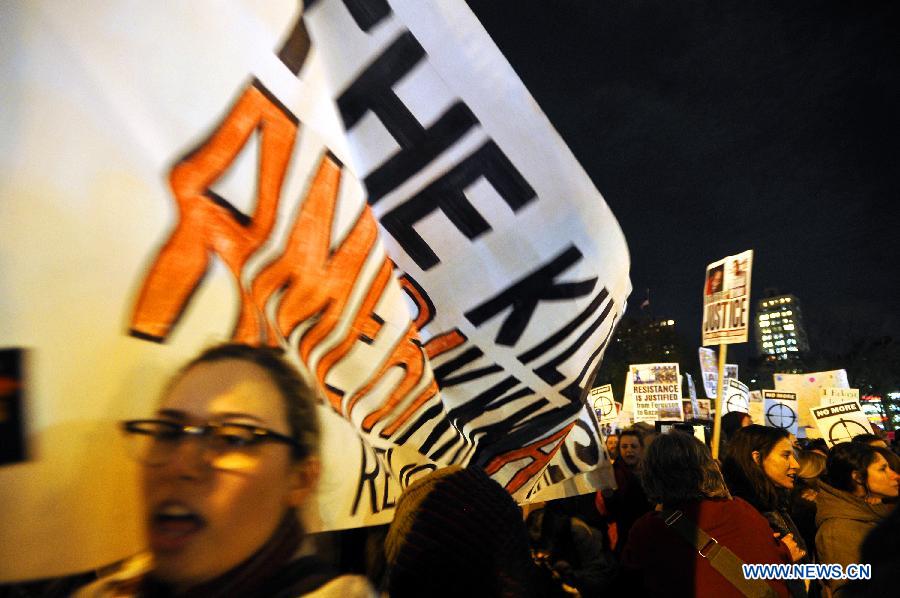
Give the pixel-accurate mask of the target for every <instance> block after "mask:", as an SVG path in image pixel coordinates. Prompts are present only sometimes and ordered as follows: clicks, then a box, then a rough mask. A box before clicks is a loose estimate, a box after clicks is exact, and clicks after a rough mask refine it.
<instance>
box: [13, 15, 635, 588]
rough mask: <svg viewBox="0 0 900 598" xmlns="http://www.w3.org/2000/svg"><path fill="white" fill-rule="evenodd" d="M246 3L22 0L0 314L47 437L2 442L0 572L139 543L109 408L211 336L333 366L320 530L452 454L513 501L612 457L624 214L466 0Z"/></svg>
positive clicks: (63, 569)
mask: <svg viewBox="0 0 900 598" xmlns="http://www.w3.org/2000/svg"><path fill="white" fill-rule="evenodd" d="M20 4H21V6H19V5H20ZM225 4H227V7H224V8H223V6H224V5H223V3H221V2H216V1H212V0H194V1H192V2H189V3H188V2H184V3H182V2H143V3H127V2H123V1H116V0H110V1H107V2H88V3H87V4H85V3H58V2H52V1H50V0H35V1H34V2H29V3H27V8H26V7H25V4H24V3H7V5H8V7H9V8H8V9H7V6H4V10H8V11H9V12H8V13H7V12H5V13H4V22H6V21H8V22H10V23H14V26H12V27H10V28H9V29H10V30H11V31H14V32H15V34H14V35H12V36H8V37H5V38H4V41H5V42H8V43H9V44H11V48H13V50H14V51H11V52H8V53H7V54H8V57H9V59H8V60H6V59H5V60H3V61H0V69H2V76H3V80H4V88H3V93H4V111H5V112H4V115H5V116H7V117H8V118H7V119H6V120H7V121H8V122H9V123H15V124H14V127H13V129H14V134H9V135H5V136H4V142H5V145H4V151H3V152H2V153H0V172H2V176H0V196H2V197H3V218H2V219H0V227H2V234H0V255H2V256H10V259H8V260H4V261H3V278H2V280H0V294H2V296H3V297H4V300H5V301H7V303H6V305H8V306H10V308H9V309H5V310H0V330H2V331H3V334H4V342H5V343H7V344H8V345H9V346H15V347H29V348H33V350H34V354H35V355H38V356H39V357H40V359H39V360H37V362H36V364H35V367H34V369H33V370H32V371H30V372H29V383H30V384H29V389H33V392H31V391H30V392H29V397H28V408H29V414H28V418H26V419H27V421H28V425H29V426H31V429H29V430H28V433H29V436H30V437H33V438H34V439H35V442H36V443H38V446H39V447H40V450H39V458H37V459H35V460H33V461H26V462H24V463H18V464H15V465H12V466H9V467H3V468H0V504H2V505H3V509H2V511H0V538H3V541H2V542H0V580H5V579H11V578H17V579H25V578H38V577H48V576H54V575H61V574H65V573H70V572H73V571H83V570H88V569H92V568H95V567H98V566H101V565H104V564H107V563H110V562H114V561H117V560H119V559H121V558H124V557H126V556H128V555H130V554H133V553H135V552H137V551H138V550H140V549H141V548H142V547H143V546H144V538H143V534H142V531H141V525H140V523H139V521H140V520H139V517H138V515H137V514H138V512H139V502H140V501H139V496H138V491H137V489H136V488H137V487H136V485H134V484H133V483H132V482H133V474H134V472H135V469H134V465H133V464H131V463H130V462H129V461H128V460H127V457H126V456H125V451H124V450H123V447H122V446H121V441H120V440H119V438H118V435H117V432H116V428H115V422H116V421H117V420H119V419H125V418H130V417H141V416H146V415H147V414H150V413H152V412H153V410H154V405H155V401H156V399H157V397H158V396H159V393H160V391H161V389H162V388H163V386H164V384H165V381H166V379H167V377H168V376H169V375H171V374H172V373H173V372H174V371H175V370H176V369H177V367H178V366H179V365H181V364H183V363H184V362H185V361H186V360H187V359H188V358H190V357H192V356H194V355H195V354H196V353H197V352H198V351H199V350H200V349H202V348H204V347H206V346H208V345H210V344H212V343H217V342H222V341H233V342H241V343H248V344H262V345H268V346H277V347H281V348H282V349H284V351H285V355H286V356H287V357H288V358H289V359H290V360H292V361H293V362H294V363H295V364H297V365H298V367H301V368H303V370H304V372H305V373H306V374H307V375H308V377H309V379H310V380H313V381H315V383H316V384H317V386H318V387H319V389H320V391H321V397H322V404H321V406H320V408H319V412H320V414H321V419H322V422H323V423H322V428H323V446H322V450H321V456H322V460H323V468H322V470H323V475H324V478H323V480H322V483H321V484H320V485H319V493H318V496H317V497H316V498H315V499H314V500H311V501H310V502H311V503H315V504H314V505H312V506H314V507H315V508H316V509H317V510H318V514H317V515H316V516H315V517H313V518H312V521H313V522H314V523H312V524H311V525H310V526H309V527H308V530H309V531H317V530H322V529H340V528H347V527H354V526H361V525H370V524H379V523H387V522H388V521H390V519H391V517H392V513H393V503H394V501H395V500H396V497H398V496H399V494H400V492H402V490H403V489H404V488H405V487H406V486H407V485H408V484H409V483H411V482H413V481H414V480H415V479H416V478H417V477H418V476H421V475H424V474H425V473H426V472H427V471H429V470H431V469H433V468H435V467H437V466H442V465H446V464H450V463H458V464H462V465H470V466H473V467H481V468H483V469H484V470H485V471H486V472H488V474H489V475H491V476H492V477H493V479H495V480H496V481H497V482H498V483H499V484H501V485H502V486H503V487H504V488H505V489H506V490H507V491H508V492H509V493H510V494H511V495H512V496H514V497H515V498H516V499H517V500H522V499H524V497H525V496H527V495H528V493H529V492H534V491H537V490H538V489H542V488H549V487H550V486H553V485H555V484H558V483H562V482H563V481H564V480H566V479H569V478H571V477H575V476H577V475H580V474H581V473H583V472H586V471H590V470H592V469H593V468H595V467H597V466H598V465H600V464H601V463H600V462H601V461H603V459H604V456H603V455H604V452H603V451H602V450H601V449H600V446H599V444H600V440H601V439H600V434H599V431H598V429H597V426H596V422H595V421H594V418H593V415H592V413H591V412H590V410H589V409H588V408H587V407H586V406H585V404H584V400H585V398H586V395H587V388H588V387H589V386H590V385H591V384H592V382H593V375H594V373H595V372H596V370H597V367H598V365H599V363H600V360H601V359H602V356H603V352H604V350H605V348H606V345H607V343H608V342H609V339H610V337H611V334H612V330H613V328H614V326H615V323H616V322H617V321H618V320H619V318H620V317H621V315H622V313H623V311H624V306H625V298H626V297H627V295H628V293H629V291H630V283H629V281H628V268H629V261H628V257H627V248H626V245H625V241H624V237H623V235H622V232H621V230H620V229H619V227H618V225H617V223H616V221H615V219H614V217H613V216H612V214H611V212H610V210H609V208H608V206H607V205H606V203H605V202H604V201H603V198H602V197H601V196H600V194H599V192H598V191H597V190H596V188H594V186H593V184H592V183H591V181H590V179H589V177H588V176H587V175H586V173H585V172H584V170H583V169H582V168H581V166H580V165H579V164H578V161H577V160H576V159H575V157H574V156H573V155H572V153H571V152H570V151H569V150H568V148H567V147H566V146H565V144H564V143H563V141H562V140H561V139H560V137H559V135H558V134H557V133H556V132H555V131H554V130H553V128H552V126H551V125H550V123H549V121H548V120H547V119H546V117H545V116H544V114H543V113H542V112H541V111H540V109H539V108H538V105H537V103H536V102H535V101H534V99H533V98H532V97H531V95H530V93H529V92H528V90H527V89H526V88H525V87H524V86H523V85H522V83H521V81H520V80H519V79H518V77H517V76H516V74H515V73H514V71H513V70H512V68H511V67H510V66H509V64H508V63H507V62H506V61H505V59H504V58H503V56H502V54H501V53H500V52H499V50H498V49H497V48H496V46H495V45H494V44H493V42H492V41H491V40H490V38H489V37H488V35H487V34H486V32H485V31H484V29H483V28H482V27H481V25H480V24H479V23H478V21H477V19H476V18H475V17H474V15H472V13H471V11H469V9H468V8H467V7H466V5H465V3H464V2H450V1H448V0H436V1H434V2H420V1H418V0H391V2H390V4H388V3H384V2H373V3H369V4H371V5H372V6H373V7H376V8H377V9H376V10H374V11H370V10H368V9H366V10H362V9H359V7H358V6H356V5H357V4H359V3H351V2H341V1H339V0H319V1H317V2H306V3H303V4H305V5H306V9H305V12H304V14H303V17H302V18H301V13H300V10H301V8H300V7H299V5H298V3H297V2H294V1H288V0H267V1H266V2H258V1H257V2H249V1H248V2H243V1H240V0H235V1H234V2H229V3H225ZM351 5H352V6H351ZM367 6H368V4H367ZM123 15H127V19H126V20H127V26H123ZM7 16H8V17H9V19H6V17H7ZM161 31H164V32H165V35H160V32H161ZM223 40H227V43H223ZM4 132H6V131H4ZM73 348H76V349H77V350H74V349H73ZM545 474H546V475H545ZM59 497H65V498H66V508H64V509H62V508H60V509H48V508H47V505H54V504H57V503H58V502H59ZM61 534H63V535H64V536H65V537H66V539H67V541H66V542H65V543H60V542H59V541H58V540H59V538H60V535H61ZM72 546H77V547H78V550H72Z"/></svg>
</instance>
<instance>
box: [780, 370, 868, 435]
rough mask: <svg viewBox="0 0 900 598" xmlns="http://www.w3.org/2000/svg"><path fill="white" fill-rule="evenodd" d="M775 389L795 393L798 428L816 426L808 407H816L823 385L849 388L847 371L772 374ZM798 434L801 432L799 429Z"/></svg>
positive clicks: (820, 397)
mask: <svg viewBox="0 0 900 598" xmlns="http://www.w3.org/2000/svg"><path fill="white" fill-rule="evenodd" d="M774 380H775V390H780V391H783V392H792V393H794V394H795V395H797V414H798V415H799V416H800V423H799V426H800V428H801V429H802V428H807V427H809V428H813V429H815V428H816V423H815V422H814V421H813V418H812V414H811V412H810V409H812V408H813V407H818V406H819V404H820V401H821V399H822V393H821V389H822V388H823V387H832V388H849V387H850V384H849V383H848V382H847V372H846V371H845V370H832V371H827V372H809V373H806V374H780V373H777V374H775V375H774ZM800 434H801V435H802V434H803V431H802V430H801V432H800Z"/></svg>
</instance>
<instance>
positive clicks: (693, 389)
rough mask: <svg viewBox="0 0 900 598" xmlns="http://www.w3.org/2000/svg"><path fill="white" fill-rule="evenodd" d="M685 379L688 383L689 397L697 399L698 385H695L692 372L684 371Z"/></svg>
mask: <svg viewBox="0 0 900 598" xmlns="http://www.w3.org/2000/svg"><path fill="white" fill-rule="evenodd" d="M684 380H685V382H686V383H687V390H688V398H689V399H694V400H696V398H697V387H696V386H694V377H693V376H691V374H690V372H685V373H684Z"/></svg>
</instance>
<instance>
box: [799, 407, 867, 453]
mask: <svg viewBox="0 0 900 598" xmlns="http://www.w3.org/2000/svg"><path fill="white" fill-rule="evenodd" d="M810 412H811V414H812V417H813V419H814V420H815V422H816V426H818V429H819V432H820V433H821V434H822V438H824V439H825V442H827V443H828V446H829V447H833V446H834V445H836V444H840V443H842V442H850V441H851V440H853V437H854V436H857V435H859V434H871V433H872V426H871V425H869V419H868V417H866V414H865V413H864V412H863V410H862V408H861V407H860V406H859V402H854V401H850V402H847V403H837V404H835V405H828V406H826V407H813V408H812V409H811V410H810Z"/></svg>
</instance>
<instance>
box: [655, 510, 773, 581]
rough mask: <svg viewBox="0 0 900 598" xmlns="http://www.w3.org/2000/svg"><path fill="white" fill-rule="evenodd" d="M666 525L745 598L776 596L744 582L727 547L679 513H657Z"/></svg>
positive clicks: (739, 567) (738, 561)
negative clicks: (746, 597)
mask: <svg viewBox="0 0 900 598" xmlns="http://www.w3.org/2000/svg"><path fill="white" fill-rule="evenodd" d="M660 514H661V515H662V517H663V519H664V521H665V523H666V527H668V528H669V529H672V530H675V532H676V533H677V534H678V535H679V536H681V537H682V538H684V540H685V541H686V542H687V543H688V544H690V545H691V546H693V547H694V548H695V549H696V550H697V553H698V554H699V555H700V556H702V557H703V558H705V559H706V560H708V561H709V564H710V565H712V568H713V569H715V570H716V571H718V572H719V573H720V574H721V575H722V577H724V578H725V579H727V580H728V581H729V583H731V585H733V586H734V587H736V588H737V589H738V590H739V591H740V592H741V593H742V594H743V595H744V596H751V597H754V598H772V597H775V596H778V594H777V592H775V590H774V589H773V588H772V586H770V585H769V584H768V583H766V582H765V580H762V579H746V578H744V570H743V569H742V568H741V565H743V564H744V561H742V560H741V559H740V557H738V555H736V554H734V553H733V552H732V551H731V550H730V549H729V548H728V547H727V546H725V545H723V544H719V542H718V541H716V539H715V538H713V537H712V536H710V535H709V534H707V533H706V532H705V531H703V530H702V529H700V528H699V527H697V525H696V524H695V523H694V522H693V521H691V520H690V519H688V517H687V516H685V514H684V513H683V512H681V511H671V510H664V511H662V512H661V513H660Z"/></svg>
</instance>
